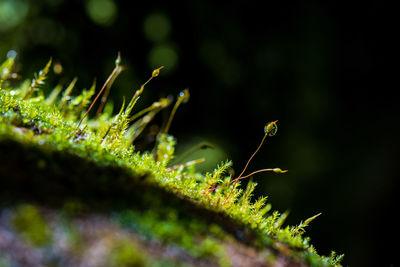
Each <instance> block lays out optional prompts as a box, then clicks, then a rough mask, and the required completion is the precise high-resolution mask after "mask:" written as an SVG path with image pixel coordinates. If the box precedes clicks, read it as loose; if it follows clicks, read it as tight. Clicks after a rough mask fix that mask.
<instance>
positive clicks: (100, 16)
mask: <svg viewBox="0 0 400 267" xmlns="http://www.w3.org/2000/svg"><path fill="white" fill-rule="evenodd" d="M86 12H87V14H88V16H89V17H90V19H91V20H92V21H93V22H94V23H96V24H99V25H103V26H107V25H111V24H112V23H113V22H114V20H115V18H116V16H117V6H116V5H115V3H114V1H113V0H89V1H87V2H86Z"/></svg>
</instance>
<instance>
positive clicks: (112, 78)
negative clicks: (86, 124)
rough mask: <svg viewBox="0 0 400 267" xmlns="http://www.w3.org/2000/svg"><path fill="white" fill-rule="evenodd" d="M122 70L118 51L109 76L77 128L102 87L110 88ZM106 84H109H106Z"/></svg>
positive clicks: (94, 101) (84, 116)
mask: <svg viewBox="0 0 400 267" xmlns="http://www.w3.org/2000/svg"><path fill="white" fill-rule="evenodd" d="M122 70H124V67H123V66H121V54H120V52H118V56H117V59H116V60H115V67H114V69H113V71H112V72H111V74H110V76H108V78H107V80H106V81H105V83H104V85H103V87H102V88H101V90H100V91H99V93H98V94H97V95H96V97H95V98H94V100H93V102H92V104H91V105H90V106H89V108H88V110H87V111H86V113H85V115H83V117H82V119H81V120H80V121H79V124H78V127H77V128H79V127H80V126H81V124H82V122H83V120H84V119H85V118H86V117H87V115H88V114H89V112H90V110H91V109H92V108H93V106H94V104H95V103H96V101H97V99H98V98H99V97H100V95H101V94H102V93H103V91H104V89H106V88H107V87H108V88H111V85H112V83H113V82H114V81H115V78H116V77H117V76H118V75H119V73H121V71H122ZM108 84H110V86H108ZM105 100H107V98H106V99H105ZM105 100H104V101H105Z"/></svg>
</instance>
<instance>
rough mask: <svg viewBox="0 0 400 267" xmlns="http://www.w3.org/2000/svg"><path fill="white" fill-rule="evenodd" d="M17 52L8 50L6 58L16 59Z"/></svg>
mask: <svg viewBox="0 0 400 267" xmlns="http://www.w3.org/2000/svg"><path fill="white" fill-rule="evenodd" d="M16 57H17V52H16V51H15V50H10V51H8V52H7V58H16Z"/></svg>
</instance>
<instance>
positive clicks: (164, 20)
mask: <svg viewBox="0 0 400 267" xmlns="http://www.w3.org/2000/svg"><path fill="white" fill-rule="evenodd" d="M170 31H171V22H170V20H169V18H168V17H167V16H166V15H163V14H150V15H148V16H147V17H146V19H145V21H144V34H145V36H146V37H147V38H148V39H149V40H151V41H162V40H164V39H165V38H167V37H168V34H169V33H170Z"/></svg>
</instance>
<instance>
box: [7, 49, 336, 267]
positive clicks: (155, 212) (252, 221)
mask: <svg viewBox="0 0 400 267" xmlns="http://www.w3.org/2000/svg"><path fill="white" fill-rule="evenodd" d="M14 61H15V57H13V58H8V59H7V60H6V61H4V63H2V64H1V65H0V145H2V146H3V147H7V144H10V142H11V143H12V144H14V146H21V149H28V147H29V149H30V150H31V151H35V155H36V157H39V159H38V160H41V162H42V163H41V164H33V165H32V164H31V165H29V164H28V163H27V166H29V168H31V169H30V171H31V173H35V171H38V173H39V171H40V173H46V171H47V172H48V173H51V175H55V176H57V175H59V176H60V177H64V178H63V179H70V181H69V182H67V183H66V184H73V185H77V186H79V185H80V184H82V183H88V184H93V186H92V187H89V188H90V189H89V188H88V187H83V188H85V190H87V191H91V192H90V194H89V192H88V194H89V195H95V193H93V191H96V190H98V192H97V193H99V194H100V193H101V194H105V196H108V195H113V196H114V195H115V194H116V192H108V191H107V188H113V190H114V191H115V190H121V194H120V195H121V196H122V195H124V196H129V197H135V201H136V202H137V203H139V202H140V201H144V202H143V203H153V204H154V205H153V204H152V205H153V206H154V207H159V208H154V209H153V208H152V209H150V210H147V211H146V212H143V211H140V208H139V209H137V210H136V209H135V207H134V206H132V208H131V209H129V211H121V212H115V213H114V215H115V216H114V217H115V218H117V221H118V222H120V223H121V225H122V226H124V227H127V229H131V230H130V231H133V232H135V231H137V232H139V233H141V234H143V235H146V236H148V237H151V238H156V239H157V240H161V241H162V242H167V243H168V242H171V243H173V244H175V245H176V246H177V247H179V248H181V249H183V250H185V251H187V253H188V254H189V255H190V256H191V257H195V258H201V257H206V256H207V257H208V256H210V257H211V258H214V259H219V260H217V262H218V264H219V265H224V266H225V265H229V262H230V260H231V258H230V257H229V246H228V245H227V243H228V241H227V240H231V239H229V238H228V236H233V237H234V238H235V239H237V240H238V241H239V242H241V243H243V244H246V245H247V246H251V247H253V248H256V249H257V250H258V251H262V250H263V249H268V250H269V251H270V252H271V253H272V255H275V256H274V257H276V255H279V254H283V255H285V257H288V258H289V259H290V260H291V261H293V262H300V263H303V264H304V263H306V264H310V265H316V266H340V260H341V259H342V256H337V255H336V254H335V253H332V254H331V255H330V256H328V257H325V256H320V255H318V254H317V252H316V250H315V249H314V247H313V246H312V245H310V243H309V241H310V239H309V238H307V237H304V228H305V227H306V226H307V225H308V224H309V223H310V222H311V221H313V220H314V219H315V218H316V217H317V216H319V215H320V214H317V215H315V216H312V217H310V218H308V219H306V220H305V221H304V222H301V223H300V224H298V225H297V226H284V221H285V219H286V217H287V216H288V213H287V212H285V213H283V214H280V213H279V212H277V211H274V212H272V211H271V205H270V204H266V199H267V197H260V198H258V199H256V200H254V199H253V197H252V192H253V191H254V189H255V186H256V183H255V182H253V181H252V180H251V179H250V180H249V181H248V183H247V186H246V188H240V183H241V180H243V179H247V178H250V177H252V176H254V175H255V174H259V173H262V172H274V173H276V174H284V173H286V172H287V170H282V169H280V168H266V169H260V170H256V171H253V172H251V173H249V174H245V172H246V170H247V168H248V166H249V164H250V162H251V161H252V159H253V158H254V156H255V155H256V154H257V152H258V151H259V150H260V149H261V147H262V145H263V144H264V143H265V140H266V139H267V137H272V136H274V135H275V134H276V133H277V130H278V121H272V122H269V123H267V124H266V125H265V127H264V136H263V138H262V140H261V143H260V144H259V146H258V147H257V149H256V150H255V152H254V153H253V154H252V155H251V156H250V158H249V159H248V161H247V162H246V164H245V166H244V168H243V170H242V171H241V172H240V174H239V175H238V176H237V177H235V178H233V177H231V176H232V175H230V174H229V169H230V167H231V162H230V161H226V162H223V163H222V164H221V165H220V166H218V167H217V168H216V169H215V170H214V171H212V172H207V173H205V174H200V173H198V172H196V170H195V167H196V164H199V163H201V162H203V161H205V160H207V158H199V159H195V160H191V161H187V162H185V161H183V160H180V161H175V162H178V163H175V164H171V160H172V159H174V157H175V145H176V139H175V138H174V137H173V136H172V135H170V134H169V131H170V129H171V125H172V120H173V118H174V115H175V113H176V112H177V110H178V108H179V106H180V105H181V104H182V103H185V102H187V101H188V99H189V90H188V89H184V90H182V91H181V92H180V93H179V94H178V97H177V99H176V102H175V104H174V105H173V106H172V108H171V111H170V115H169V116H168V117H167V120H166V121H165V123H164V124H163V125H164V126H162V127H156V126H155V125H151V124H150V123H152V121H153V119H154V118H155V117H156V115H157V114H158V113H159V112H160V111H161V110H163V109H166V108H168V107H169V106H170V105H171V102H172V100H171V99H170V98H160V99H159V100H157V101H156V102H154V103H153V104H151V105H150V106H148V107H146V108H144V109H142V110H139V111H136V112H135V113H133V111H134V108H135V104H136V102H137V101H138V99H139V97H140V96H141V95H142V94H143V93H144V92H145V90H144V89H145V86H147V85H148V84H149V82H150V81H151V80H152V79H154V78H156V77H158V76H159V75H160V73H161V71H162V69H163V68H164V66H161V67H159V68H156V69H155V70H153V72H152V73H151V76H150V78H149V79H148V80H147V81H146V82H144V83H143V84H142V85H141V86H140V87H139V89H138V90H136V91H135V93H134V94H133V96H132V97H131V99H130V101H129V102H127V103H126V102H125V99H123V101H122V105H121V107H120V108H119V109H118V112H115V114H114V115H113V107H112V103H111V102H110V101H107V99H108V95H109V93H110V91H111V87H112V84H113V82H114V81H115V80H116V78H117V76H118V75H119V74H120V73H121V72H122V71H123V70H124V69H125V68H126V67H124V66H123V65H121V64H122V60H121V55H120V53H118V56H117V59H116V60H115V67H114V69H113V70H112V72H111V74H110V76H109V77H108V78H107V79H106V81H105V82H104V84H103V86H102V87H101V89H100V90H99V91H98V93H97V94H96V95H95V91H96V81H94V82H93V83H92V85H91V86H90V89H89V90H82V92H81V93H80V94H78V95H76V96H73V94H72V93H73V92H74V90H73V89H74V88H75V86H76V81H77V80H76V79H73V80H72V81H71V83H70V84H69V86H67V87H66V89H65V90H64V92H63V94H62V96H59V95H60V94H61V92H62V91H63V90H62V86H61V85H57V86H55V87H54V89H53V91H52V92H51V93H50V94H49V95H48V96H45V94H44V91H43V89H42V87H43V86H44V85H45V81H46V78H47V76H48V75H50V72H51V64H52V60H51V59H50V60H49V61H48V62H47V64H46V65H45V67H44V68H43V69H42V70H41V71H39V73H38V74H35V76H34V78H33V79H32V80H30V81H29V80H26V81H23V82H21V83H20V84H19V85H16V84H18V82H17V81H16V80H15V77H17V75H14V68H13V66H14ZM47 86H49V85H47ZM75 91H77V90H75ZM94 95H95V97H94V99H93V100H92V101H90V99H91V98H92V97H93V96H94ZM98 100H100V102H99V101H98ZM96 103H97V104H98V108H97V111H96V112H95V115H94V116H93V118H89V117H90V116H89V114H90V111H91V110H92V109H93V108H94V106H95V104H96ZM149 125H151V127H148V126H149ZM148 128H150V129H148ZM145 135H146V140H150V141H147V147H148V146H150V145H152V146H153V147H152V148H150V149H148V150H147V151H139V150H138V149H136V148H135V145H138V144H139V143H138V140H140V139H144V138H143V136H145ZM203 147H210V146H209V145H206V144H201V145H199V146H198V148H200V149H201V148H203ZM49 151H50V152H49ZM60 152H62V155H63V157H65V156H66V155H68V157H71V158H72V159H74V161H73V162H80V163H79V164H88V165H87V166H91V167H90V168H95V169H96V168H97V169H96V170H99V171H98V172H97V173H99V174H96V175H98V176H99V178H97V177H91V178H90V179H89V178H87V179H84V181H77V180H76V179H75V180H74V178H73V177H71V176H69V175H66V174H60V172H57V171H54V168H52V167H51V164H58V165H57V166H59V167H60V168H63V166H64V165H65V166H66V164H68V162H67V161H66V160H65V159H64V161H62V160H61V158H63V157H61V158H60V160H59V161H57V160H56V159H57V158H58V156H46V155H48V154H47V153H51V154H50V155H59V154H58V153H60ZM0 153H4V152H3V151H0ZM187 153H191V151H187ZM184 154H185V153H184ZM39 155H42V156H41V157H43V158H40V156H39ZM31 158H32V157H31ZM184 158H185V157H184V156H182V157H181V159H184ZM29 159H30V158H29ZM50 159H51V160H53V161H51V160H50ZM76 159H80V160H79V161H76ZM27 160H28V159H27ZM46 160H49V162H47V161H46ZM60 162H63V163H60ZM75 164H76V163H75ZM49 165H50V166H49ZM10 166H11V165H10ZM82 166H86V165H82ZM4 168H5V173H6V174H7V171H8V173H10V176H11V175H14V174H11V173H12V172H13V169H12V168H11V167H10V168H7V166H6V167H4ZM64 168H66V167H64ZM82 168H84V167H82ZM100 170H102V171H100ZM64 171H65V172H66V173H68V172H71V171H74V170H72V169H64ZM115 172H120V173H123V174H124V175H125V174H127V177H129V178H123V179H122V178H121V179H114V180H113V178H112V177H113V175H115ZM74 173H76V175H78V176H79V175H80V174H79V173H78V172H74ZM85 173H88V174H90V172H88V171H87V170H86V171H85ZM106 173H110V175H106ZM111 173H114V174H113V175H111ZM6 177H7V176H6ZM100 177H101V178H100ZM123 177H125V176H123ZM143 177H147V178H143ZM2 179H3V177H2ZM2 179H0V181H1V182H4V179H3V180H2ZM21 179H22V180H18V181H20V182H21V181H24V179H28V178H26V177H25V178H21ZM30 179H31V178H30ZM41 179H42V178H41ZM91 179H92V180H91ZM96 179H98V180H96ZM143 179H144V181H142V180H143ZM128 181H130V182H128ZM29 182H30V183H34V182H33V181H32V180H29ZM42 182H43V181H42ZM56 182H59V181H58V180H57V179H53V180H51V179H49V180H46V182H45V184H51V183H56ZM96 183H99V184H98V186H97V184H96ZM130 183H132V185H131V184H130ZM6 185H7V186H10V187H11V186H12V183H11V185H10V184H7V183H6ZM63 186H65V185H63ZM3 188H6V187H3ZM56 188H60V187H59V186H58V187H56ZM146 188H147V189H146ZM150 188H151V189H150ZM82 190H83V189H80V191H79V190H78V191H76V192H86V191H84V190H83V191H82ZM129 190H133V191H134V192H136V193H132V194H129ZM135 190H136V191H135ZM137 190H139V192H140V194H139V193H138V191H137ZM146 190H149V191H146ZM1 192H3V191H1ZM49 192H51V191H49ZM60 192H63V193H64V191H60ZM74 192H75V191H74ZM154 192H158V193H157V194H155V193H154ZM82 194H83V193H82ZM163 194H167V195H168V196H169V198H173V199H176V202H173V201H167V202H165V201H162V200H161V199H162V198H161V195H163ZM83 195H84V194H83ZM79 196H81V195H79ZM85 197H86V196H85ZM129 197H128V198H129ZM182 201H183V202H182ZM136 202H135V203H136ZM171 203H185V205H189V206H190V207H192V208H190V209H189V208H188V209H186V210H185V212H182V213H180V211H181V208H180V207H177V206H174V205H175V204H171ZM146 205H147V204H146ZM185 205H183V206H185ZM178 206H181V204H179V205H178ZM194 209H195V210H196V212H195V213H194V214H187V213H188V212H193V210H194ZM29 210H34V209H33V208H31V206H29ZM167 211H168V212H167ZM32 214H36V215H37V214H39V213H37V212H36V211H35V212H34V213H33V212H32ZM177 214H181V215H177ZM196 214H197V215H196ZM199 214H200V215H199ZM204 214H206V216H203V215H204ZM36 215H35V216H36ZM171 216H172V217H171ZM36 217H38V218H39V215H37V216H36ZM36 217H35V218H36ZM203 217H207V218H208V217H210V218H214V219H207V220H204V218H203ZM18 218H19V217H18ZM21 218H22V217H21ZM24 218H25V217H24ZM188 218H189V219H188ZM218 218H219V219H218ZM221 218H223V219H221ZM14 221H15V222H18V224H17V225H18V227H19V228H18V229H22V228H21V227H22V226H21V225H25V224H22V223H20V222H25V221H24V220H22V219H15V220H14ZM42 221H43V223H44V219H43V220H42V219H41V221H40V222H41V225H42ZM156 222H158V223H156ZM200 222H201V223H200ZM187 223H190V224H191V225H192V226H191V227H185V226H184V225H185V224H187ZM203 223H204V225H205V226H204V225H203ZM211 226H212V227H211ZM42 228H43V229H46V231H45V232H46V239H43V240H45V241H46V242H50V241H51V238H50V237H49V236H51V234H50V231H49V230H48V228H44V227H42ZM42 228H41V229H42ZM210 229H214V230H212V231H211V230H210ZM215 229H218V230H215ZM235 229H236V230H235ZM237 229H242V230H240V231H239V230H237ZM24 231H25V230H24ZM43 231H44V230H43ZM210 231H211V232H212V233H210ZM243 232H245V233H247V234H246V235H244V234H243ZM221 233H223V234H221ZM35 238H36V237H35ZM35 240H36V239H35ZM38 240H40V242H42V241H41V240H42V239H38ZM49 240H50V241H49ZM35 242H36V241H35ZM46 242H44V241H43V242H42V243H41V244H47V243H46ZM118 242H119V243H118V244H119V245H118V246H116V248H115V250H114V252H113V253H114V254H113V255H114V256H113V257H115V258H116V259H118V261H123V259H125V256H126V255H125V254H124V253H125V252H126V251H128V250H130V248H131V247H136V245H135V244H132V245H130V244H129V243H127V242H128V241H127V240H125V239H124V240H122V241H121V240H120V241H118ZM195 243H196V244H197V245H196V246H195V245H194V244H195ZM199 244H200V245H199ZM230 247H232V245H231V246H230ZM117 248H118V249H117ZM117 251H118V252H117ZM288 251H289V252H288ZM227 255H228V257H226V256H227ZM0 256H1V255H0ZM139 259H140V260H142V258H138V256H137V255H136V256H135V257H133V258H129V257H128V258H127V261H129V260H131V261H132V262H134V261H135V260H139Z"/></svg>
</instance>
